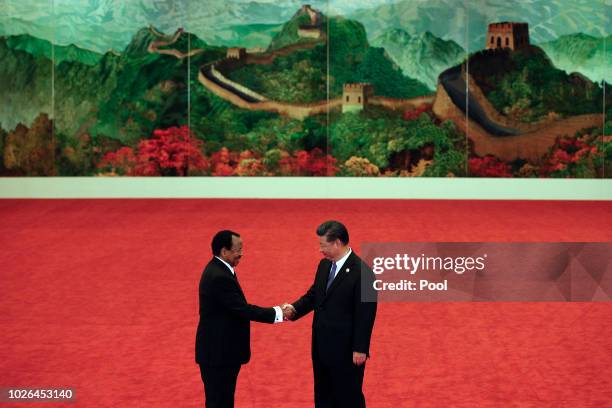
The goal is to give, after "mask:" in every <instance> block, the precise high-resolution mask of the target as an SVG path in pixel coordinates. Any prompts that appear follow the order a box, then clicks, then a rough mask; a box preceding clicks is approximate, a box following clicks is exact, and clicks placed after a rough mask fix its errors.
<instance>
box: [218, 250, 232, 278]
mask: <svg viewBox="0 0 612 408" xmlns="http://www.w3.org/2000/svg"><path fill="white" fill-rule="evenodd" d="M215 258H217V259H218V260H220V261H221V262H223V263H224V264H225V266H227V267H228V268H229V270H230V272H231V273H232V275H235V274H236V273H235V272H234V268H232V267H231V266H230V264H228V263H227V262H225V261H224V260H223V259H221V258H219V257H218V256H216V255H215Z"/></svg>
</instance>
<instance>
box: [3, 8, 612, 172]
mask: <svg viewBox="0 0 612 408" xmlns="http://www.w3.org/2000/svg"><path fill="white" fill-rule="evenodd" d="M610 16H612V5H610V3H606V1H605V0H521V1H518V0H515V1H498V0H469V1H468V0H465V1H461V0H428V1H424V0H350V1H349V0H327V1H310V2H309V3H304V2H300V1H293V0H286V1H270V0H259V1H252V0H248V1H247V0H245V1H241V0H229V1H226V0H207V1H206V2H198V1H194V0H141V1H118V0H79V1H69V0H45V1H43V0H19V1H17V0H0V153H1V154H0V175H1V176H358V177H379V176H391V177H579V178H604V177H605V178H610V177H612V140H611V137H610V135H611V134H612V120H611V119H610V118H612V109H611V107H612V100H611V98H612V92H611V91H612V89H610V86H609V83H610V82H611V81H612V70H611V69H610V67H611V66H612V41H611V40H612V39H611V37H610V35H609V32H610V27H611V24H610Z"/></svg>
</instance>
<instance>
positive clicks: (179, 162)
mask: <svg viewBox="0 0 612 408" xmlns="http://www.w3.org/2000/svg"><path fill="white" fill-rule="evenodd" d="M201 148H202V142H201V141H200V140H198V139H196V138H195V137H193V135H192V134H191V131H190V130H189V128H188V127H187V126H182V127H171V128H169V129H165V130H161V129H158V130H155V131H153V137H152V138H151V139H146V140H141V141H140V143H139V144H138V148H137V150H136V152H134V151H133V149H132V148H130V147H123V148H121V149H119V150H118V151H117V152H111V153H107V154H106V155H105V156H104V158H103V159H102V162H101V163H100V165H99V166H98V167H100V168H107V169H108V168H110V169H111V170H112V171H116V172H118V173H119V174H123V175H128V176H188V175H189V173H190V172H193V171H196V170H204V169H207V168H208V167H209V164H208V161H207V160H206V158H205V157H204V155H203V154H202V150H201Z"/></svg>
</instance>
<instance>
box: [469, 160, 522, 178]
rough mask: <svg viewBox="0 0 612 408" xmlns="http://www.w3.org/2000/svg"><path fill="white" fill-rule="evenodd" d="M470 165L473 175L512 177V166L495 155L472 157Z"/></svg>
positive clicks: (471, 174)
mask: <svg viewBox="0 0 612 408" xmlns="http://www.w3.org/2000/svg"><path fill="white" fill-rule="evenodd" d="M468 166H469V170H470V173H469V174H470V176H472V177H512V167H511V166H510V165H508V164H506V163H504V162H503V161H501V160H499V159H498V158H497V157H495V156H490V155H488V156H485V157H472V158H470V159H469V160H468Z"/></svg>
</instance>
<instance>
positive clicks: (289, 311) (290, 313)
mask: <svg viewBox="0 0 612 408" xmlns="http://www.w3.org/2000/svg"><path fill="white" fill-rule="evenodd" d="M281 309H283V319H285V320H293V318H294V317H295V313H296V312H295V308H294V307H293V305H290V304H289V303H285V304H283V306H282V307H281Z"/></svg>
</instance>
